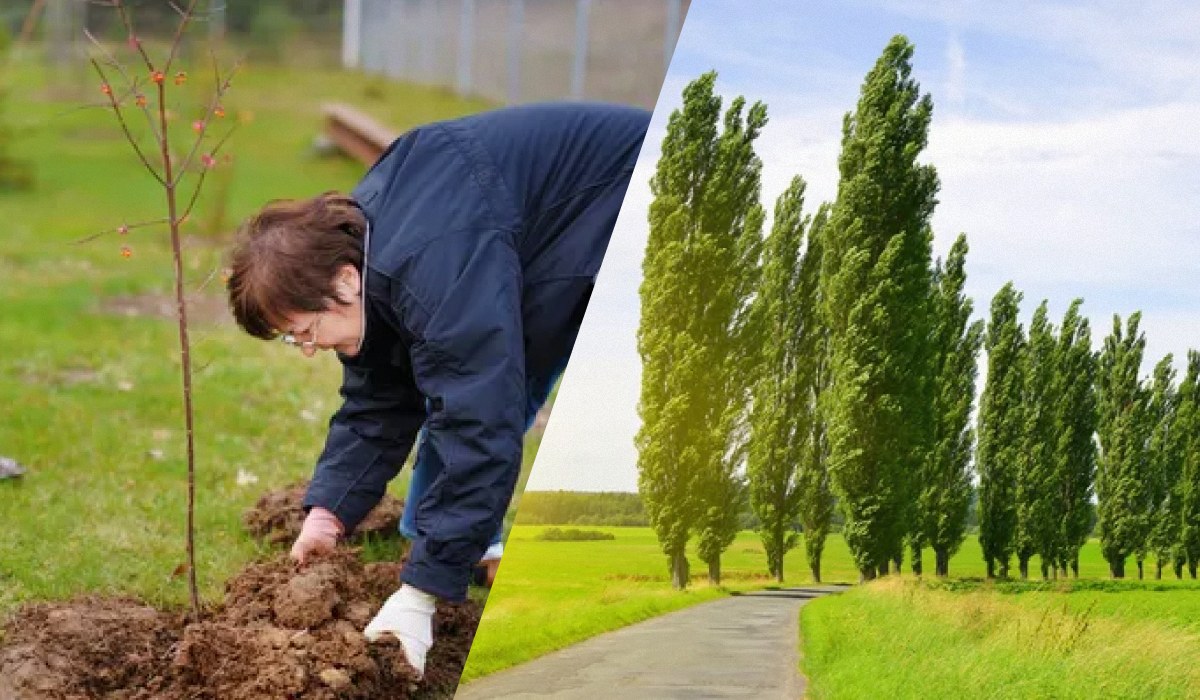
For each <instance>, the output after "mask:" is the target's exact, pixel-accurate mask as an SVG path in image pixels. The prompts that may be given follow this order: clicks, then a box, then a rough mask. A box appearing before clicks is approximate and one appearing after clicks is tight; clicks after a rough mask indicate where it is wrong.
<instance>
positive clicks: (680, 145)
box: [636, 72, 767, 587]
mask: <svg viewBox="0 0 1200 700" xmlns="http://www.w3.org/2000/svg"><path fill="white" fill-rule="evenodd" d="M715 82H716V73H712V72H710V73H707V74H705V75H704V76H701V77H700V78H699V79H697V80H695V81H693V82H692V83H691V84H689V85H688V86H687V88H686V89H685V90H684V104H683V107H682V109H679V110H676V111H675V112H674V113H672V115H671V117H670V120H669V122H668V125H667V135H666V137H665V138H664V139H663V145H662V156H661V158H660V160H659V162H658V165H657V169H656V172H655V175H654V177H653V179H652V180H651V192H652V194H653V195H654V201H653V202H652V204H651V208H650V237H649V240H648V242H647V249H646V257H645V261H644V262H643V271H644V273H645V279H644V281H643V284H642V288H641V296H642V319H641V324H640V327H639V331H638V347H639V352H640V353H641V355H642V362H643V378H642V397H641V403H640V409H639V410H640V412H641V415H642V422H643V423H642V428H641V430H640V431H639V433H638V437H637V438H636V440H637V445H638V448H639V455H638V467H639V488H640V490H641V493H642V496H643V498H644V500H645V504H646V510H647V514H648V515H649V516H650V521H651V523H652V525H653V526H654V528H655V531H656V533H657V534H658V537H659V541H660V543H661V544H662V546H663V550H664V552H665V553H666V554H667V556H668V559H669V561H670V566H671V570H672V581H673V582H674V583H675V585H676V586H677V587H682V586H684V585H686V582H687V560H686V556H685V555H684V547H685V546H686V543H687V540H688V536H689V534H690V533H691V532H692V531H693V530H694V531H695V532H696V534H697V535H698V542H697V552H698V554H699V555H700V558H701V559H702V560H703V561H705V562H706V563H707V564H708V567H709V576H710V578H711V579H713V580H714V581H719V579H720V556H721V553H722V552H723V551H724V550H725V548H726V547H728V546H729V544H731V543H732V542H733V539H734V537H735V535H736V533H737V530H738V525H739V521H738V511H739V505H740V504H741V503H742V501H743V487H742V484H741V481H740V479H739V477H738V476H737V470H738V468H739V466H740V465H741V463H742V462H743V461H744V456H745V455H744V452H745V450H744V448H745V434H746V430H745V410H746V406H747V403H748V401H747V399H748V393H749V388H750V380H749V377H750V376H751V375H752V374H753V364H754V362H755V361H756V360H757V355H756V353H755V352H753V351H752V350H751V347H752V346H751V343H750V342H749V341H750V340H751V337H750V331H751V328H752V326H751V324H750V323H749V320H750V303H749V302H750V299H751V295H752V293H753V291H754V290H755V289H756V287H757V284H758V267H757V266H758V258H759V255H760V253H761V246H762V222H763V211H762V207H761V206H760V205H759V203H758V198H759V193H760V179H761V175H760V173H761V169H762V163H761V161H760V160H759V158H758V156H757V155H756V154H755V153H754V148H753V144H754V141H755V140H756V139H757V138H758V136H759V134H760V133H761V131H762V128H763V126H764V125H765V124H766V121H767V115H766V107H765V106H764V105H763V104H762V103H756V104H755V105H753V106H752V107H751V108H750V109H749V110H748V111H747V110H746V106H745V100H744V99H743V98H741V97H739V98H737V99H735V100H733V102H732V103H731V104H730V106H729V109H728V110H726V112H725V114H724V124H723V129H722V128H721V124H720V122H719V120H720V119H721V99H720V98H719V97H717V96H716V95H715V94H714V85H715Z"/></svg>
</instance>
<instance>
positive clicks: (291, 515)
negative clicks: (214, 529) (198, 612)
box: [242, 481, 404, 545]
mask: <svg viewBox="0 0 1200 700" xmlns="http://www.w3.org/2000/svg"><path fill="white" fill-rule="evenodd" d="M307 489H308V482H307V481H301V482H299V483H295V484H292V485H291V486H285V487H283V488H281V489H279V490H277V491H270V492H268V493H266V494H265V495H263V497H262V498H260V499H258V503H256V504H255V505H254V507H253V508H251V509H250V510H247V511H246V512H245V513H243V514H242V524H243V525H245V527H246V531H247V532H249V533H250V534H251V535H252V536H254V537H258V538H260V539H264V540H266V541H267V542H269V543H270V544H276V545H282V544H290V543H291V542H293V541H294V540H295V539H296V537H298V536H299V535H300V527H301V526H302V525H303V524H304V509H303V508H301V504H302V503H303V502H304V493H305V491H306V490H307ZM403 513H404V501H401V500H400V499H398V498H394V497H393V496H391V495H390V494H385V495H384V497H383V500H382V501H380V503H379V505H377V506H375V509H374V510H372V511H371V512H370V513H369V514H368V515H367V517H366V519H365V520H363V521H362V523H361V524H359V526H358V528H357V529H355V530H354V532H353V533H352V534H351V537H350V540H351V541H352V542H353V541H357V540H361V539H362V538H363V537H365V536H366V535H369V534H370V535H378V536H381V537H399V536H400V535H399V533H398V532H397V530H396V528H397V527H399V525H400V516H401V515H403Z"/></svg>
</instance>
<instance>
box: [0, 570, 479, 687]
mask: <svg viewBox="0 0 1200 700" xmlns="http://www.w3.org/2000/svg"><path fill="white" fill-rule="evenodd" d="M398 570H399V565H397V564H367V565H363V564H362V563H361V562H360V561H359V560H358V558H357V557H356V556H355V555H354V554H353V553H352V552H349V551H338V552H336V553H334V554H331V555H328V556H325V557H321V558H319V559H317V560H316V561H314V562H313V563H312V564H310V565H309V566H308V567H306V568H305V569H303V570H298V569H297V568H296V566H295V565H294V564H293V563H292V562H291V561H290V560H289V559H287V557H285V556H282V555H281V556H278V557H276V558H274V559H271V560H269V561H266V562H264V563H261V564H255V565H252V566H250V567H249V568H247V569H246V570H245V571H243V572H242V574H241V575H239V576H238V577H236V578H235V579H233V580H232V581H231V582H230V583H229V584H228V585H227V587H226V600H225V603H224V604H223V605H222V606H221V607H219V608H218V609H216V610H213V611H210V612H209V613H207V614H206V616H205V619H204V621H202V622H199V623H188V622H187V621H186V620H185V618H184V614H182V613H164V612H160V611H158V610H155V609H154V608H151V607H148V606H145V605H142V604H139V603H137V602H134V601H130V600H125V599H118V600H113V599H101V598H95V597H88V598H81V599H78V600H76V601H73V602H70V603H59V604H50V603H41V604H35V605H31V606H27V607H26V608H24V609H22V610H21V611H20V612H19V613H18V614H17V615H16V617H15V618H14V619H13V620H12V621H11V623H10V624H9V625H8V628H7V631H6V636H5V637H4V643H3V645H2V646H0V700H90V699H92V698H97V699H103V700H151V699H155V700H218V699H219V700H276V699H278V700H285V699H291V698H313V699H315V700H334V699H335V698H362V699H367V698H380V699H381V700H391V699H396V700H404V699H408V698H414V699H433V698H449V697H452V696H453V694H454V690H455V688H456V687H457V685H458V679H459V676H460V675H461V673H462V668H463V665H464V664H465V662H466V658H467V654H468V653H469V651H470V648H471V642H472V640H473V639H474V636H475V628H476V626H477V625H478V623H479V616H480V613H481V612H482V607H481V606H480V605H478V604H476V603H466V604H463V605H441V606H439V608H438V611H437V616H436V618H435V621H434V639H435V642H434V645H433V648H432V649H431V650H430V654H429V656H428V658H427V660H426V674H425V678H424V680H422V681H420V682H418V681H417V679H416V673H415V671H413V669H412V668H411V667H410V666H409V665H408V663H407V661H406V660H405V658H404V652H403V651H402V650H401V648H400V644H399V643H398V642H395V641H389V642H384V643H374V644H369V643H368V642H367V641H366V639H365V638H364V637H363V635H362V629H363V628H364V627H365V626H366V624H367V623H368V622H369V621H370V619H371V618H372V617H373V616H374V614H375V613H376V611H378V610H379V608H380V607H381V606H382V605H383V602H384V600H385V599H386V598H387V596H389V595H390V594H391V593H392V592H393V591H394V590H395V589H396V588H397V586H398V585H399V584H398V581H397V573H398Z"/></svg>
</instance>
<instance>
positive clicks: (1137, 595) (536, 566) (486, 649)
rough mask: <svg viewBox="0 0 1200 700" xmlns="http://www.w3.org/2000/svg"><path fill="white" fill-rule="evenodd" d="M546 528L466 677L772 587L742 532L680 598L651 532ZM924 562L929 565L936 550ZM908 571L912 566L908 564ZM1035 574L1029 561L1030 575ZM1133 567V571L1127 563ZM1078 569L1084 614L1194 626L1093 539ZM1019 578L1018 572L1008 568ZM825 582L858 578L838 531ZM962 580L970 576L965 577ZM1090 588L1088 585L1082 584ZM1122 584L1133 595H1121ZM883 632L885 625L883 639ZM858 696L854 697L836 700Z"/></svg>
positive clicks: (975, 564) (522, 543)
mask: <svg viewBox="0 0 1200 700" xmlns="http://www.w3.org/2000/svg"><path fill="white" fill-rule="evenodd" d="M546 529H548V528H547V527H546V526H531V525H517V526H516V527H514V528H513V530H512V534H511V535H510V539H509V544H508V547H507V549H506V553H505V558H504V564H503V566H502V567H501V570H500V576H499V579H498V581H497V584H496V587H495V588H494V589H493V590H492V592H491V595H490V597H489V600H488V606H487V609H486V610H485V611H484V615H483V622H482V623H481V625H480V628H479V632H478V634H477V635H476V638H475V644H474V646H473V648H472V650H471V657H470V659H469V660H468V662H467V668H466V671H465V672H464V674H463V679H464V681H470V680H473V679H476V678H480V677H482V676H485V675H487V674H490V673H494V672H496V671H499V670H501V669H504V668H507V667H509V666H514V665H516V664H519V663H523V662H525V661H529V660H531V659H534V658H536V657H538V656H542V655H544V654H547V653H549V652H551V651H554V650H557V649H561V648H563V647H566V646H569V645H571V644H574V643H576V642H579V641H582V640H584V639H587V638H589V637H593V636H595V635H597V634H600V633H603V632H607V631H610V630H613V629H617V628H619V627H623V626H625V625H628V624H632V623H634V622H638V621H641V620H645V619H648V618H651V617H654V616H656V615H661V614H663V613H666V612H670V611H672V610H677V609H679V608H683V607H686V606H689V605H693V604H696V603H701V602H704V601H708V600H712V599H714V598H718V597H721V596H724V595H728V594H730V593H731V592H736V591H739V590H747V589H753V588H763V587H766V586H770V585H774V582H773V581H771V580H769V579H767V578H766V577H765V572H766V570H767V564H766V555H765V554H764V552H763V549H762V544H761V543H760V541H759V539H758V536H757V535H756V534H754V533H752V532H743V533H740V534H739V535H738V539H737V540H736V541H735V542H734V544H733V545H732V546H731V547H730V548H729V549H728V550H727V552H726V554H725V556H724V558H723V560H722V571H723V573H724V574H725V580H724V581H723V584H724V585H723V586H722V587H721V588H714V587H711V586H709V585H708V584H707V583H706V582H705V581H704V580H703V579H704V574H705V571H706V569H704V568H703V565H702V564H701V562H700V561H699V560H698V559H696V557H695V555H694V553H693V554H692V556H691V566H692V575H693V580H694V586H693V588H692V589H691V590H688V591H685V592H682V593H679V592H675V591H673V590H672V589H671V586H670V582H669V579H668V578H667V567H666V561H665V558H664V557H663V556H662V553H661V551H660V550H659V547H658V542H657V540H656V539H655V537H654V534H653V531H652V530H651V529H650V528H636V527H605V528H589V529H595V530H599V531H602V532H608V533H612V534H613V535H615V536H616V539H615V540H611V541H594V542H547V541H543V540H540V539H539V537H540V535H541V533H542V532H544V531H545V530H546ZM925 564H926V566H927V567H932V565H933V556H932V553H930V552H927V553H926V561H925ZM905 566H906V570H907V566H908V564H907V563H906V564H905ZM1036 568H1037V560H1034V567H1033V569H1034V570H1036ZM1130 570H1132V571H1136V568H1134V567H1132V566H1131V567H1130ZM950 571H951V573H952V574H954V575H955V576H956V577H962V578H956V579H954V580H955V581H957V582H958V583H957V584H956V585H958V586H960V587H963V588H976V587H978V583H975V582H972V581H970V580H969V579H971V578H972V577H974V578H982V577H983V575H984V573H985V567H984V562H983V558H982V553H981V551H980V548H979V543H978V540H977V539H976V538H975V537H968V538H967V540H966V542H964V543H963V547H962V549H961V550H960V551H959V553H958V554H956V555H955V556H954V557H953V558H952V559H951V562H950ZM1080 572H1081V575H1082V576H1083V577H1084V580H1083V581H1081V582H1080V583H1079V584H1076V585H1075V586H1074V587H1075V588H1078V589H1079V590H1078V591H1077V593H1075V594H1074V595H1073V596H1069V597H1068V599H1067V603H1068V605H1069V606H1071V608H1070V609H1072V610H1073V609H1081V610H1082V609H1085V608H1087V607H1089V606H1092V605H1093V602H1092V601H1093V599H1094V600H1098V601H1099V602H1097V603H1095V606H1096V607H1095V611H1100V610H1105V611H1108V610H1111V612H1112V616H1113V617H1114V618H1117V617H1120V616H1124V617H1125V618H1127V619H1130V620H1134V621H1136V620H1139V619H1141V618H1142V617H1144V616H1145V615H1146V614H1147V612H1146V611H1147V610H1153V611H1154V613H1155V614H1156V615H1159V616H1161V617H1162V618H1163V619H1170V620H1174V621H1176V622H1180V623H1184V622H1186V621H1187V620H1189V619H1192V620H1200V608H1198V607H1197V606H1200V593H1197V595H1195V596H1190V597H1184V596H1180V597H1176V598H1171V599H1168V598H1164V597H1162V596H1158V597H1155V594H1154V593H1152V592H1151V591H1149V590H1148V589H1149V588H1152V587H1153V586H1152V585H1151V584H1150V583H1149V582H1148V583H1147V584H1146V585H1144V586H1138V585H1137V584H1136V582H1131V583H1127V584H1119V583H1111V582H1106V581H1102V580H1100V579H1103V578H1106V577H1107V575H1108V565H1107V563H1106V562H1105V561H1104V560H1103V558H1102V557H1101V556H1100V549H1099V545H1098V543H1096V542H1095V541H1092V542H1089V543H1088V544H1087V545H1086V546H1085V547H1084V548H1083V550H1082V552H1081V553H1080ZM1014 573H1015V570H1014ZM785 579H786V583H785V585H787V584H793V585H794V584H805V583H811V581H812V579H811V575H810V573H809V568H808V564H807V562H806V561H805V558H804V550H803V548H802V547H801V548H797V549H795V550H793V551H792V552H790V553H789V554H788V555H787V557H786V559H785ZM822 579H823V582H825V583H854V582H855V581H857V580H858V572H857V570H856V569H855V568H854V564H853V559H852V558H851V556H850V552H849V550H848V549H847V548H846V544H845V541H844V540H842V538H841V537H840V536H838V535H832V536H830V537H829V539H828V541H827V544H826V549H825V554H824V556H823V557H822ZM963 579H967V580H963ZM1089 586H1091V588H1088V587H1089ZM1120 586H1126V587H1129V588H1132V589H1133V590H1131V591H1127V592H1120V593H1117V592H1116V589H1117V588H1118V587H1120ZM1159 587H1161V588H1166V589H1170V590H1176V589H1186V590H1189V591H1200V589H1198V588H1196V587H1194V586H1192V585H1191V584H1188V583H1177V582H1175V581H1174V580H1170V581H1163V582H1161V583H1160V584H1159ZM997 588H998V589H1001V590H1023V591H1025V592H1024V594H1023V595H1024V596H1025V597H1026V598H1027V599H1029V600H1031V601H1034V600H1037V599H1038V597H1039V596H1044V597H1046V598H1047V600H1052V601H1054V602H1055V603H1056V604H1061V603H1059V602H1058V598H1057V597H1056V596H1057V595H1059V594H1056V593H1054V592H1052V591H1047V590H1042V589H1044V588H1045V586H1042V585H1041V584H1038V583H1035V582H1030V583H1028V584H1020V583H1019V582H1014V583H1010V584H1003V585H1001V586H998V587H997ZM884 632H885V630H883V629H881V633H884ZM836 697H854V696H836Z"/></svg>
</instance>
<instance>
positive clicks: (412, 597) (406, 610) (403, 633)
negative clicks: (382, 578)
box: [363, 584, 434, 676]
mask: <svg viewBox="0 0 1200 700" xmlns="http://www.w3.org/2000/svg"><path fill="white" fill-rule="evenodd" d="M433 611H434V597H433V596H431V595H429V594H428V593H426V592H424V591H422V590H419V589H416V588H413V587H412V586H409V585H407V584H405V585H402V586H400V590H398V591H396V592H395V593H393V594H392V597H391V598H388V599H387V602H386V603H384V604H383V607H382V608H381V609H380V610H379V614H377V615H376V616H375V619H373V620H371V622H370V624H368V625H367V628H366V629H365V630H363V634H364V635H366V637H367V640H368V641H372V642H375V641H378V640H379V639H380V638H381V637H382V636H383V635H384V633H388V632H390V633H391V634H393V635H395V637H396V639H399V640H400V645H401V646H402V647H404V655H405V656H407V657H408V662H409V663H410V664H412V666H413V668H415V669H417V673H418V674H420V675H422V676H424V675H425V654H427V653H428V652H429V647H431V646H433Z"/></svg>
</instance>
